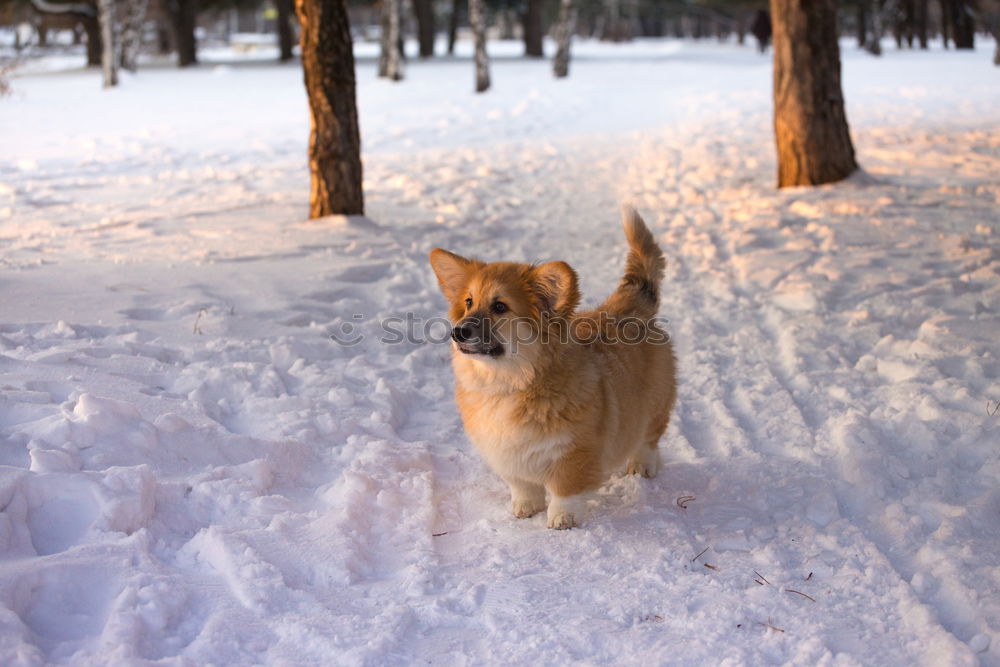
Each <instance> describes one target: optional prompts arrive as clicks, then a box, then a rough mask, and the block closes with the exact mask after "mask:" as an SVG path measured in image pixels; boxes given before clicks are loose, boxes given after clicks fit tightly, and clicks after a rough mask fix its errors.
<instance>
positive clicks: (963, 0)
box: [951, 0, 976, 49]
mask: <svg viewBox="0 0 1000 667" xmlns="http://www.w3.org/2000/svg"><path fill="white" fill-rule="evenodd" d="M951 7H952V21H951V25H952V27H953V29H954V33H953V35H952V37H953V39H954V40H955V48H956V49H973V48H975V46H976V44H975V40H976V19H975V17H974V15H973V12H974V11H975V8H974V7H973V6H972V0H951Z"/></svg>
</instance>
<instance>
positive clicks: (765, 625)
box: [760, 616, 784, 632]
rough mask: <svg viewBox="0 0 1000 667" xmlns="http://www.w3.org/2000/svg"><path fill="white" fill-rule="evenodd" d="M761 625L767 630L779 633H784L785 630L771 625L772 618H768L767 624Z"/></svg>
mask: <svg viewBox="0 0 1000 667" xmlns="http://www.w3.org/2000/svg"><path fill="white" fill-rule="evenodd" d="M760 624H761V625H763V626H764V627H765V628H771V629H772V630H777V631H778V632H784V630H782V629H781V628H779V627H778V626H776V625H773V624H772V623H771V617H770V616H768V617H767V623H760Z"/></svg>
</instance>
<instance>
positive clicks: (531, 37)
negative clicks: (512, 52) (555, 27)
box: [522, 0, 545, 58]
mask: <svg viewBox="0 0 1000 667" xmlns="http://www.w3.org/2000/svg"><path fill="white" fill-rule="evenodd" d="M522 18H523V21H522V24H523V25H524V55H526V56H528V57H529V58H543V57H545V52H544V51H543V50H542V0H528V5H527V8H526V9H525V12H524V16H523V17H522Z"/></svg>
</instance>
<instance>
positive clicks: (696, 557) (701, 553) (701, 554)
mask: <svg viewBox="0 0 1000 667" xmlns="http://www.w3.org/2000/svg"><path fill="white" fill-rule="evenodd" d="M711 548H712V547H705V548H704V549H702V550H701V551H699V552H698V555H697V556H695V557H694V558H692V559H691V562H692V563H693V562H695V561H696V560H698V559H699V558H701V557H702V556H703V555H704V554H705V552H706V551H708V550H709V549H711Z"/></svg>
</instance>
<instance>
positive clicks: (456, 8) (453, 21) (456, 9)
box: [448, 0, 462, 56]
mask: <svg viewBox="0 0 1000 667" xmlns="http://www.w3.org/2000/svg"><path fill="white" fill-rule="evenodd" d="M461 10H462V0H451V16H450V17H449V19H448V55H449V56H450V55H453V54H454V53H455V42H456V41H457V39H458V21H459V15H460V12H461Z"/></svg>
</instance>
